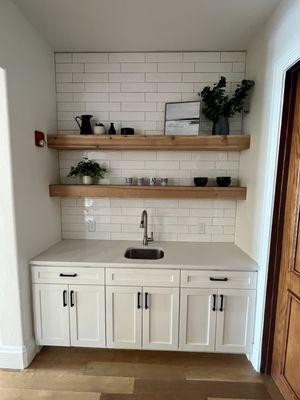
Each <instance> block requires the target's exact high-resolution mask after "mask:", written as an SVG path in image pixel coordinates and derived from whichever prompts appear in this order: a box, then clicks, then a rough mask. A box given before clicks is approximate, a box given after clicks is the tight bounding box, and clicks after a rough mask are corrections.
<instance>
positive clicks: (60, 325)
mask: <svg viewBox="0 0 300 400" xmlns="http://www.w3.org/2000/svg"><path fill="white" fill-rule="evenodd" d="M68 305H69V303H68V285H50V284H34V285H33V308H34V320H35V324H34V325H35V338H36V343H37V344H39V345H54V346H69V345H70V334H69V307H68Z"/></svg>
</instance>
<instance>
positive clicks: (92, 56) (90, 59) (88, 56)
mask: <svg viewBox="0 0 300 400" xmlns="http://www.w3.org/2000/svg"><path fill="white" fill-rule="evenodd" d="M73 62H74V63H76V62H79V63H80V62H84V63H85V62H86V63H97V62H104V63H107V62H108V54H107V53H73Z"/></svg>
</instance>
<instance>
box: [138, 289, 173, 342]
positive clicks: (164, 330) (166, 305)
mask: <svg viewBox="0 0 300 400" xmlns="http://www.w3.org/2000/svg"><path fill="white" fill-rule="evenodd" d="M143 293H144V313H143V348H144V349H157V350H178V328H179V326H178V315H179V289H177V288H162V287H160V288H159V287H144V288H143Z"/></svg>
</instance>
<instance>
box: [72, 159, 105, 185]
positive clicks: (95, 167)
mask: <svg viewBox="0 0 300 400" xmlns="http://www.w3.org/2000/svg"><path fill="white" fill-rule="evenodd" d="M106 172H107V168H106V167H105V166H104V165H102V166H101V165H99V164H98V163H97V162H96V161H94V160H89V159H88V158H87V157H84V158H83V160H82V161H80V162H79V163H78V164H77V165H76V167H74V166H72V167H71V170H70V172H69V174H68V177H74V178H75V177H80V178H82V183H83V184H84V185H92V184H93V182H94V178H99V179H102V178H104V175H105V173H106Z"/></svg>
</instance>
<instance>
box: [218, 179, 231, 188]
mask: <svg viewBox="0 0 300 400" xmlns="http://www.w3.org/2000/svg"><path fill="white" fill-rule="evenodd" d="M216 182H217V185H218V186H220V187H227V186H229V185H230V184H231V177H230V176H218V177H217V179H216Z"/></svg>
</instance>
